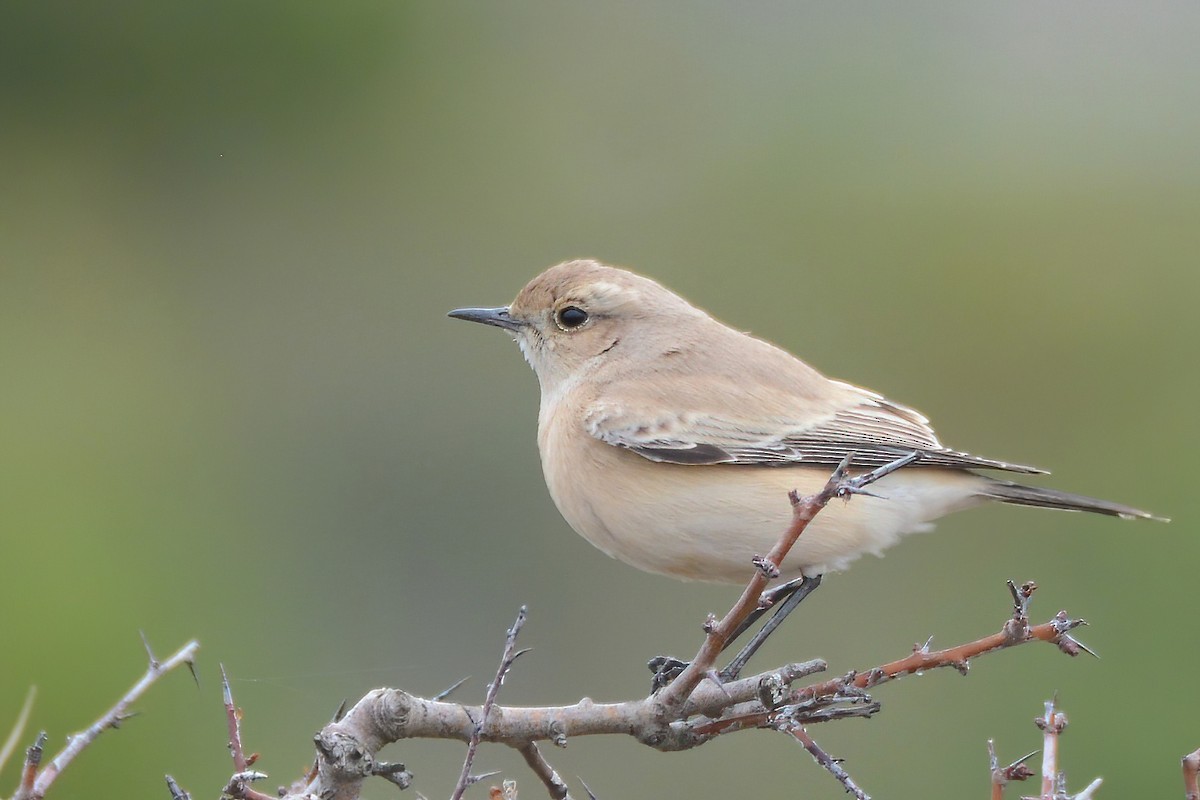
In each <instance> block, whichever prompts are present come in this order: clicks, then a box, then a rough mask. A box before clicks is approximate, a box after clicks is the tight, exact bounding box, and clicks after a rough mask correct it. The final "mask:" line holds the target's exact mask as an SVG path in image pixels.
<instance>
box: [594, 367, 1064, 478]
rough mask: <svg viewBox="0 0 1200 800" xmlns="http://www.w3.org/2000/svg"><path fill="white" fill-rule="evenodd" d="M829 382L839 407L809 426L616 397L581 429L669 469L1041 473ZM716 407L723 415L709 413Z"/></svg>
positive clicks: (744, 412)
mask: <svg viewBox="0 0 1200 800" xmlns="http://www.w3.org/2000/svg"><path fill="white" fill-rule="evenodd" d="M830 383H831V384H833V385H834V388H836V389H837V390H838V393H839V395H840V398H839V402H837V403H834V404H831V407H829V408H826V409H825V410H823V411H822V412H821V413H818V414H808V415H805V416H808V417H809V418H808V419H799V418H798V417H799V415H797V418H788V417H786V416H779V415H777V414H756V413H754V411H753V410H752V407H753V406H754V405H755V403H753V402H752V401H751V402H748V403H744V404H743V403H738V402H736V400H737V398H725V402H718V403H710V404H707V405H709V406H710V409H709V410H706V409H700V408H697V409H695V410H690V409H684V410H676V409H672V410H671V411H666V412H664V411H661V410H650V409H648V408H647V407H646V404H644V403H642V404H638V403H630V402H629V401H628V394H629V393H626V397H624V398H622V397H620V394H621V393H616V395H617V396H612V395H609V396H606V397H601V398H598V399H596V400H595V401H593V402H592V403H591V405H590V406H589V407H588V409H587V411H586V412H585V415H584V419H583V423H584V426H585V428H586V429H587V431H588V433H589V434H591V435H592V436H594V437H595V438H597V439H599V440H600V441H602V442H605V443H607V444H610V445H613V446H614V447H624V448H626V449H628V450H632V451H633V452H635V453H637V454H638V455H640V456H642V457H644V458H648V459H650V460H651V461H662V462H667V463H671V464H692V465H703V464H734V465H747V466H759V467H786V466H798V465H812V466H822V467H832V466H834V465H836V464H838V463H840V462H841V461H842V459H843V458H845V457H846V455H847V454H849V453H853V454H854V455H853V458H852V464H853V465H854V466H857V467H877V466H882V465H883V464H887V463H889V462H891V461H894V460H896V459H897V458H900V457H902V456H905V455H908V454H909V453H911V452H913V451H916V452H918V453H920V456H921V457H920V459H919V460H918V461H917V462H916V463H915V464H914V466H924V467H943V468H947V467H949V468H972V467H973V468H982V469H998V470H1006V471H1010V472H1023V473H1039V472H1044V470H1041V469H1038V468H1036V467H1028V466H1024V465H1021V464H1009V463H1007V462H1004V461H996V460H995V459H990V458H981V457H979V456H974V455H971V454H970V453H963V452H960V451H957V450H951V449H949V448H947V447H945V446H943V445H942V443H941V442H940V441H938V438H937V436H936V435H935V434H934V432H933V428H931V427H930V426H929V420H927V419H926V418H925V417H924V416H922V415H921V414H920V413H919V412H917V411H915V410H913V409H911V408H908V407H907V406H902V405H900V404H898V403H893V402H891V401H889V400H887V399H885V398H883V397H882V396H880V395H877V394H875V393H874V392H870V391H867V390H866V389H861V388H859V387H857V386H852V385H850V384H846V383H841V382H838V381H831V382H830ZM730 400H733V401H734V402H729V401H730ZM713 405H719V406H721V407H722V408H724V409H728V410H727V411H724V412H719V411H714V410H711V406H713Z"/></svg>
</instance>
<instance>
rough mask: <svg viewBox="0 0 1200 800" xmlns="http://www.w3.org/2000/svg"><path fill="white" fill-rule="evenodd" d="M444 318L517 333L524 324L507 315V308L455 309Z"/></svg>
mask: <svg viewBox="0 0 1200 800" xmlns="http://www.w3.org/2000/svg"><path fill="white" fill-rule="evenodd" d="M446 316H448V317H454V318H455V319H465V320H467V321H468V322H482V323H483V324H484V325H495V326H496V327H497V328H504V330H506V331H514V332H516V331H519V330H521V328H523V327H524V324H523V323H522V322H520V321H519V320H515V319H513V318H512V317H511V316H510V315H509V313H508V306H502V307H501V308H456V309H454V310H453V311H451V312H450V313H449V314H447V315H446Z"/></svg>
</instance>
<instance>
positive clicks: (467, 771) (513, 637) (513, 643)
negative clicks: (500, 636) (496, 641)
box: [450, 606, 529, 800]
mask: <svg viewBox="0 0 1200 800" xmlns="http://www.w3.org/2000/svg"><path fill="white" fill-rule="evenodd" d="M525 615H526V608H525V606H521V608H520V610H519V611H517V618H516V620H515V621H514V622H513V624H512V627H511V628H509V629H508V634H507V636H505V639H504V654H503V655H502V656H501V658H500V667H499V668H498V669H497V670H496V677H495V678H493V679H492V682H491V684H490V685H489V686H488V690H487V694H486V695H485V697H484V700H483V707H482V708H481V709H480V710H479V721H478V722H477V723H476V724H475V727H474V730H472V732H471V737H470V739H469V740H468V742H467V755H466V757H465V758H464V759H463V767H462V774H461V775H459V776H458V783H457V784H455V786H454V792H453V793H452V794H451V795H450V800H461V798H462V796H463V792H465V791H466V790H467V786H469V785H470V784H471V783H472V782H473V781H471V764H472V763H474V761H475V752H476V751H477V750H478V749H479V739H480V735H481V734H482V732H483V728H484V726H485V725H487V723H488V717H489V716H491V713H492V707H493V706H494V705H495V703H496V694H497V693H498V692H499V691H500V685H501V684H503V683H504V677H505V676H506V675H507V674H508V671H509V670H510V669H512V665H513V662H514V661H516V660H517V659H518V658H519V657H520V656H521V655H522V654H524V653H527V652H529V651H528V650H518V649H517V636H518V635H519V634H520V633H521V628H522V627H524V625H525Z"/></svg>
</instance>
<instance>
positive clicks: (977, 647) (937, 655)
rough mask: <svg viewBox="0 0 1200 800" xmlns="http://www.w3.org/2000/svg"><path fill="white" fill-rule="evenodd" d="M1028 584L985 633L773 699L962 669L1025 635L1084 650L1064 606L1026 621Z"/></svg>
mask: <svg viewBox="0 0 1200 800" xmlns="http://www.w3.org/2000/svg"><path fill="white" fill-rule="evenodd" d="M1034 588H1036V587H1034V585H1033V584H1032V583H1027V584H1025V586H1024V587H1023V588H1022V590H1019V591H1024V592H1025V593H1026V596H1025V598H1024V601H1025V602H1023V603H1020V604H1019V605H1018V606H1017V607H1016V608H1015V609H1014V613H1013V616H1012V617H1011V618H1010V619H1009V620H1007V621H1006V622H1005V623H1004V625H1003V627H1002V628H1001V629H1000V631H999V632H997V633H994V634H992V635H991V636H985V637H983V638H981V639H976V640H975V641H973V642H967V643H965V644H960V645H956V646H954V647H948V648H945V649H943V650H929V647H928V646H929V642H926V643H925V644H924V645H920V646H917V647H914V648H913V652H912V653H911V654H910V655H908V656H905V657H904V658H901V659H897V660H895V661H891V662H889V663H887V664H882V665H880V666H878V667H874V668H872V669H869V670H866V671H862V672H852V673H850V674H849V675H846V676H844V677H841V678H833V679H831V680H827V681H821V682H820V683H815V684H811V685H809V686H806V687H804V688H801V689H795V690H792V691H791V692H788V693H786V694H785V695H784V696H783V698H782V699H781V702H780V704H779V705H781V706H782V705H794V704H797V703H805V702H809V701H812V700H815V699H819V698H834V697H836V696H838V695H839V693H844V692H845V691H846V690H847V689H860V690H861V689H871V688H873V687H875V686H878V685H880V684H882V683H887V682H888V681H891V680H895V679H897V678H901V677H904V676H905V675H912V674H914V673H917V672H924V671H926V670H931V669H937V668H938V667H953V668H954V669H956V670H958V671H959V672H960V673H962V674H964V675H965V674H966V673H967V670H968V669H969V665H970V661H971V659H973V658H976V657H978V656H982V655H985V654H987V653H991V652H993V651H996V650H1004V649H1006V648H1009V647H1014V646H1016V645H1020V644H1025V643H1026V642H1031V641H1045V642H1050V643H1052V644H1054V645H1056V646H1057V647H1058V648H1059V649H1060V650H1062V651H1063V652H1064V653H1066V654H1067V655H1071V656H1075V655H1078V654H1079V653H1080V652H1085V651H1086V648H1084V647H1083V646H1082V645H1080V643H1079V642H1077V641H1076V640H1075V639H1074V638H1073V637H1071V636H1070V634H1069V633H1068V632H1069V631H1071V630H1073V629H1074V628H1077V627H1079V626H1081V625H1085V624H1086V623H1085V622H1084V621H1083V620H1078V619H1071V618H1070V617H1068V616H1067V614H1066V612H1065V611H1060V612H1058V614H1056V615H1055V617H1054V619H1052V620H1050V621H1048V622H1044V623H1042V624H1041V625H1034V626H1032V627H1030V625H1029V621H1028V619H1027V618H1026V617H1025V614H1026V613H1027V610H1028V599H1029V595H1032V593H1033V591H1034ZM1089 652H1090V651H1089ZM777 714H778V712H777V710H774V709H770V708H767V709H763V710H759V711H755V712H752V713H749V714H746V715H742V716H726V717H724V718H722V719H718V720H715V721H712V722H708V723H705V724H703V725H700V726H698V727H697V728H696V729H695V732H696V733H698V734H701V735H716V734H720V733H726V732H728V731H731V730H740V729H742V728H747V727H771V726H772V724H773V720H774V718H775V717H776V716H777Z"/></svg>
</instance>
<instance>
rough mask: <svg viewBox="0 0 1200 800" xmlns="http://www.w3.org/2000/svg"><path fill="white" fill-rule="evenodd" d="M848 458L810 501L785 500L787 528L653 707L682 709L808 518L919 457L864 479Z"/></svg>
mask: <svg viewBox="0 0 1200 800" xmlns="http://www.w3.org/2000/svg"><path fill="white" fill-rule="evenodd" d="M853 455H854V454H853V453H851V454H849V455H847V456H846V458H844V459H843V460H842V463H840V464H838V466H837V468H836V469H835V470H834V471H833V474H831V475H830V476H829V480H828V481H826V483H825V486H824V488H822V489H821V491H819V492H817V493H816V494H815V495H811V496H809V497H803V498H802V497H800V496H799V495H798V494H797V493H796V492H795V491H792V492H790V493H789V494H788V499H790V500H791V503H792V522H791V524H790V525H789V526H788V529H787V530H786V531H785V532H784V534H783V536H782V537H780V539H779V541H778V542H776V543H775V546H774V547H772V548H771V551H770V552H769V553H768V554H767V555H766V556H765V557H762V556H755V557H754V558H753V559H752V561H753V563H754V565H755V566H756V567H757V569H756V570H755V571H754V574H753V575H752V576H751V578H750V582H749V583H748V584H746V588H745V589H744V590H742V594H741V596H740V597H739V598H738V599H737V602H736V603H734V604H733V607H732V608H730V609H729V611H728V612H727V613H726V614H725V616H724V617H722V618H721V619H720V620H719V621H713V620H708V621H706V622H705V624H704V630H705V633H706V636H705V637H704V643H703V644H702V645H701V646H700V650H699V652H697V653H696V657H695V658H693V659H692V662H691V663H690V664H689V665H688V666H687V667H686V668H685V669H684V670H683V672H682V673H680V675H679V677H678V678H676V679H675V680H674V681H673V682H672V683H671V684H670V685H669V686H667V687H666V688H665V689H663V690H662V691H661V692H659V693H658V701H659V702H660V703H661V704H662V705H663V707H664V708H666V709H668V710H673V709H677V708H678V707H679V706H681V705H682V704H683V702H684V701H685V700H687V698H688V696H689V695H691V693H692V691H693V690H694V689H695V688H696V686H697V685H698V684H699V683H700V681H701V680H703V679H704V677H705V676H706V675H708V674H709V673H710V672H711V671H712V669H713V667H714V665H715V664H716V662H717V658H719V657H720V655H721V652H722V651H723V650H724V649H725V647H726V646H727V645H728V644H729V642H730V640H731V639H732V637H733V635H734V632H735V631H737V630H738V629H739V628H740V627H741V624H742V623H743V622H744V621H745V620H746V619H747V618H748V617H749V616H750V615H751V614H753V613H754V612H755V611H756V610H757V609H758V607H759V603H760V600H761V597H762V593H763V590H764V589H766V588H767V584H769V583H770V582H771V581H772V580H774V579H775V578H777V577H779V568H780V566H781V565H782V564H783V562H784V559H786V558H787V555H788V553H789V552H791V549H792V547H793V546H794V545H795V544H796V541H797V540H798V539H799V538H800V535H801V534H802V533H804V531H805V529H806V528H807V527H808V525H809V523H811V522H812V521H813V518H815V517H816V516H817V514H819V513H820V512H821V510H822V509H823V508H825V506H827V505H828V504H829V501H830V500H833V499H834V498H835V497H843V498H849V497H850V496H851V495H854V494H860V493H862V490H863V488H864V487H866V486H868V485H870V484H872V483H874V482H875V481H877V480H879V479H880V478H882V477H884V476H885V475H887V474H889V473H891V472H894V471H895V470H897V469H900V468H901V467H904V466H907V465H908V464H911V463H912V462H913V461H915V460H917V458H919V454H918V453H911V454H909V455H908V456H905V457H904V458H901V459H898V460H896V461H893V462H892V463H890V464H886V465H884V466H883V467H880V468H879V469H876V470H873V471H871V472H868V473H866V474H865V475H860V476H858V477H856V478H850V479H848V478H847V475H848V474H849V467H850V461H851V458H852V457H853Z"/></svg>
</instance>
